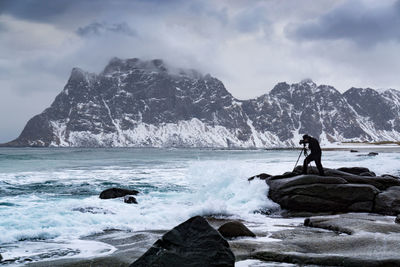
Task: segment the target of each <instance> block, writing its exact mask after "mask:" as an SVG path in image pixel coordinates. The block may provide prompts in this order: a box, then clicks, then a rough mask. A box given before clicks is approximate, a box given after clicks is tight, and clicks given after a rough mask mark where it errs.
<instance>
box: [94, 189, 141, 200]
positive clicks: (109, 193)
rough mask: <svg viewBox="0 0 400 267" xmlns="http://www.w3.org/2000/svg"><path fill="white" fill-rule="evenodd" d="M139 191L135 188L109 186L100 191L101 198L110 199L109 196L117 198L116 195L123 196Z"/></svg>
mask: <svg viewBox="0 0 400 267" xmlns="http://www.w3.org/2000/svg"><path fill="white" fill-rule="evenodd" d="M137 194H139V191H136V190H128V189H122V188H115V187H114V188H109V189H106V190H104V191H103V192H101V193H100V198H101V199H110V198H117V197H124V196H126V195H137Z"/></svg>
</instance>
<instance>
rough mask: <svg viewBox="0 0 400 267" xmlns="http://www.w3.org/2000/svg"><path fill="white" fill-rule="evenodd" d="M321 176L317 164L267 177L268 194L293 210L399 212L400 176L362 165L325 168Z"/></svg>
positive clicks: (286, 208) (394, 213)
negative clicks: (306, 170)
mask: <svg viewBox="0 0 400 267" xmlns="http://www.w3.org/2000/svg"><path fill="white" fill-rule="evenodd" d="M324 171H325V175H326V176H319V175H317V174H318V170H317V168H315V167H310V168H309V169H308V173H309V174H305V175H303V174H301V172H302V167H301V166H297V167H296V168H295V169H294V170H293V172H286V173H284V174H283V175H275V176H271V177H269V178H268V179H266V180H265V181H266V183H267V184H268V185H269V193H268V197H269V198H270V199H272V200H273V201H275V202H276V203H278V204H279V205H280V206H281V208H283V209H285V210H287V211H289V212H290V211H293V212H313V213H319V212H377V213H381V214H388V215H396V214H398V213H400V179H399V177H396V176H392V175H382V176H376V175H375V173H373V172H372V171H370V170H369V169H367V168H363V167H351V168H349V167H346V168H339V169H328V168H325V169H324Z"/></svg>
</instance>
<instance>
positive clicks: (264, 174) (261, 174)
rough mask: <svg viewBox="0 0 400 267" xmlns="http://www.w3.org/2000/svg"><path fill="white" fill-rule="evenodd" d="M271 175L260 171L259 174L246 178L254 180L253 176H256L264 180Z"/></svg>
mask: <svg viewBox="0 0 400 267" xmlns="http://www.w3.org/2000/svg"><path fill="white" fill-rule="evenodd" d="M271 176H272V175H270V174H266V173H260V174H259V175H254V176H252V177H250V178H248V179H247V180H248V181H252V180H254V179H255V178H258V179H260V180H266V179H268V178H269V177H271Z"/></svg>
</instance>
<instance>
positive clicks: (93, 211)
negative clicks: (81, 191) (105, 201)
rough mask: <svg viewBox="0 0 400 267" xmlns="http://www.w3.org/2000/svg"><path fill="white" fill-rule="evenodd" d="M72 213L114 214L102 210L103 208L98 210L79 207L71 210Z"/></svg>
mask: <svg viewBox="0 0 400 267" xmlns="http://www.w3.org/2000/svg"><path fill="white" fill-rule="evenodd" d="M72 210H73V211H79V212H81V213H92V214H115V213H114V212H112V211H109V210H106V209H103V208H98V207H80V208H74V209H72Z"/></svg>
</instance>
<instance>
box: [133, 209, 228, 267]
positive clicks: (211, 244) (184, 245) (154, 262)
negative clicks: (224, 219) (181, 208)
mask: <svg viewBox="0 0 400 267" xmlns="http://www.w3.org/2000/svg"><path fill="white" fill-rule="evenodd" d="M234 265H235V256H234V255H233V253H232V251H231V249H230V247H229V244H228V242H227V241H226V240H225V239H224V238H223V237H222V236H221V235H220V234H219V233H218V231H216V230H215V229H214V228H212V227H211V226H210V225H209V224H208V222H207V221H206V220H205V219H204V218H202V217H200V216H196V217H193V218H190V219H189V220H187V221H186V222H184V223H182V224H180V225H178V226H176V227H175V228H173V229H172V230H170V231H169V232H167V233H166V234H164V235H163V237H162V238H161V239H159V240H157V241H156V242H155V243H154V244H153V246H152V247H151V248H150V249H149V250H148V251H147V252H146V253H145V254H143V255H142V256H141V257H140V258H139V259H137V260H136V261H135V262H134V263H132V264H131V265H130V267H142V266H143V267H148V266H196V267H203V266H219V267H224V266H234Z"/></svg>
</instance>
